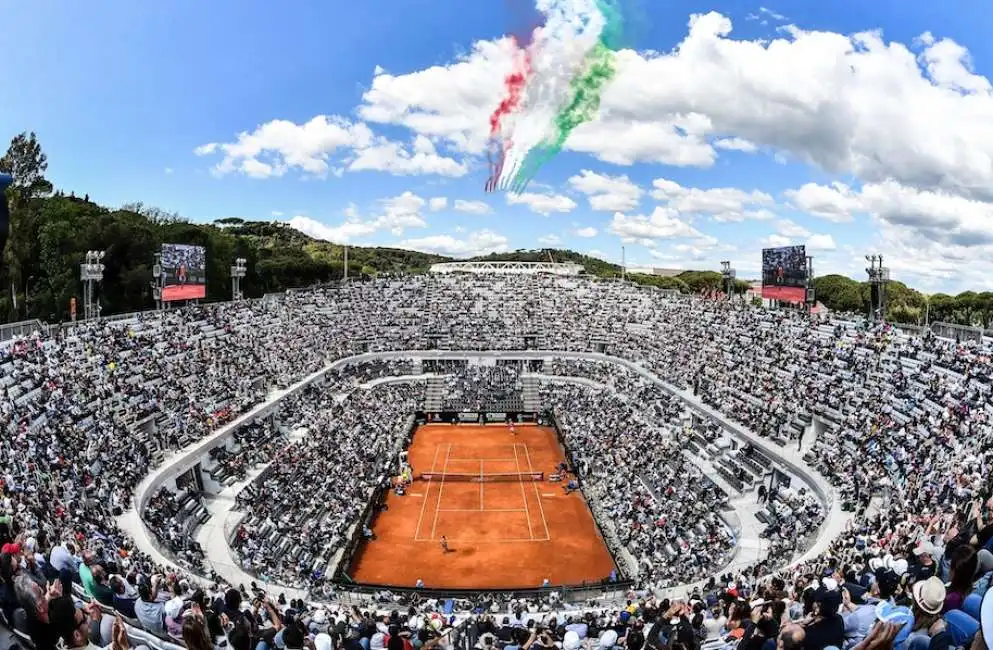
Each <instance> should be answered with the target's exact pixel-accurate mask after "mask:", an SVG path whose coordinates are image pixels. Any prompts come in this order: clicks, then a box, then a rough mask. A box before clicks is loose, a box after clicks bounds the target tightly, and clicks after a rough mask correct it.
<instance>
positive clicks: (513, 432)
mask: <svg viewBox="0 0 993 650" xmlns="http://www.w3.org/2000/svg"><path fill="white" fill-rule="evenodd" d="M510 434H511V435H513V436H516V435H517V429H516V428H515V427H514V421H513V420H511V421H510Z"/></svg>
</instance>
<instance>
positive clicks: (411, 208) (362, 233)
mask: <svg viewBox="0 0 993 650" xmlns="http://www.w3.org/2000/svg"><path fill="white" fill-rule="evenodd" d="M377 203H378V207H377V209H376V212H377V213H378V214H376V215H375V216H372V217H370V218H368V219H362V218H361V216H360V215H359V211H358V209H357V208H356V207H355V205H352V204H350V205H349V206H348V207H347V208H345V221H344V222H342V223H340V224H338V225H337V226H329V225H327V224H324V223H321V222H320V221H316V220H314V219H312V218H310V217H305V216H299V215H298V216H295V217H293V218H292V219H290V220H289V221H288V222H287V223H288V224H289V225H290V226H291V227H292V228H296V229H297V230H299V231H300V232H303V233H306V234H308V235H310V236H311V237H314V238H317V239H323V240H326V241H330V242H351V241H353V240H354V239H356V238H359V237H367V236H369V235H372V234H374V233H377V232H379V231H382V230H386V231H389V232H390V233H392V234H393V235H394V236H395V237H400V236H402V235H403V234H404V232H405V231H406V230H408V229H410V228H424V227H426V226H427V222H426V221H425V220H424V217H423V216H422V215H421V210H422V209H423V208H424V206H425V205H426V204H427V201H425V200H424V199H422V198H421V197H419V196H417V195H416V194H414V193H413V192H404V193H403V194H401V195H399V196H394V197H392V198H388V199H380V200H379V201H378V202H377Z"/></svg>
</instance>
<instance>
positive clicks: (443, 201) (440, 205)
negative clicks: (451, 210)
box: [428, 196, 448, 212]
mask: <svg viewBox="0 0 993 650" xmlns="http://www.w3.org/2000/svg"><path fill="white" fill-rule="evenodd" d="M428 207H429V208H430V209H431V212H438V211H439V210H444V209H445V208H446V207H448V198H446V197H444V196H434V197H431V200H430V201H428Z"/></svg>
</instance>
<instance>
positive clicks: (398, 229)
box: [375, 192, 427, 237]
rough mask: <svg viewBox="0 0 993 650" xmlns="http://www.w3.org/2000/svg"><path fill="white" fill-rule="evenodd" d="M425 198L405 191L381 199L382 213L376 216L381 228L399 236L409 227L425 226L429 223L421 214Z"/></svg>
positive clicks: (378, 225) (376, 221) (376, 222)
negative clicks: (389, 197) (398, 194)
mask: <svg viewBox="0 0 993 650" xmlns="http://www.w3.org/2000/svg"><path fill="white" fill-rule="evenodd" d="M425 203H426V202H425V200H424V199H422V198H421V197H419V196H417V195H416V194H414V193H413V192H404V193H403V194H401V195H400V196H395V197H393V198H391V199H381V200H380V204H381V205H382V206H383V207H382V214H380V215H379V216H377V217H376V219H375V224H376V225H377V227H378V228H379V229H383V230H389V231H390V232H391V233H393V235H395V236H397V237H399V236H400V235H402V234H403V232H404V230H406V229H407V228H424V227H425V226H426V225H427V223H425V221H424V217H422V216H421V209H422V208H423V207H424V205H425Z"/></svg>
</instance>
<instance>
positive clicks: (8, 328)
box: [0, 318, 48, 343]
mask: <svg viewBox="0 0 993 650" xmlns="http://www.w3.org/2000/svg"><path fill="white" fill-rule="evenodd" d="M35 332H41V333H42V334H48V323H43V322H41V321H40V320H38V319H37V318H34V319H31V320H22V321H20V322H17V323H6V324H4V325H0V343H5V342H7V341H9V340H11V339H13V338H14V337H15V336H31V335H32V334H34V333H35Z"/></svg>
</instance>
